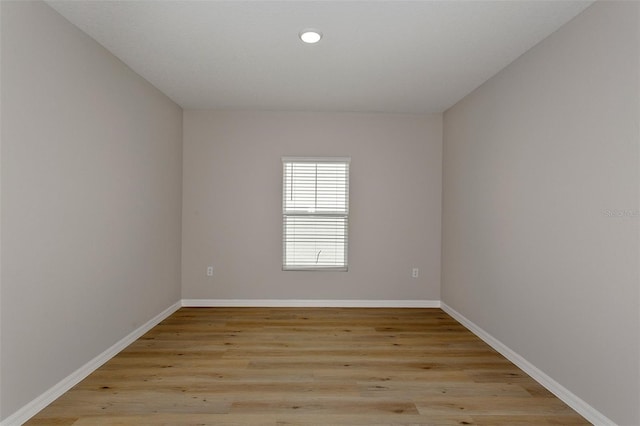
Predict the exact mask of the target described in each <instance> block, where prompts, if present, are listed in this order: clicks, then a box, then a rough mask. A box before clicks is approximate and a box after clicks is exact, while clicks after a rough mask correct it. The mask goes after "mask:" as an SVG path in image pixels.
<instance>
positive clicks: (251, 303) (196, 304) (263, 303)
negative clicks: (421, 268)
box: [182, 299, 440, 308]
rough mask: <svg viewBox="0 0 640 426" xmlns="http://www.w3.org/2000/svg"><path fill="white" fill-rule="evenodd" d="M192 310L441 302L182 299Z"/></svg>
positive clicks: (435, 303) (430, 304)
mask: <svg viewBox="0 0 640 426" xmlns="http://www.w3.org/2000/svg"><path fill="white" fill-rule="evenodd" d="M182 306H185V307H190V308H213V307H239V308H240V307H243V308H255V307H261V308H439V307H440V301H439V300H309V299H182Z"/></svg>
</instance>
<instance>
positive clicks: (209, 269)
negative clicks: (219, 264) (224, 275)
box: [207, 266, 213, 277]
mask: <svg viewBox="0 0 640 426" xmlns="http://www.w3.org/2000/svg"><path fill="white" fill-rule="evenodd" d="M207 276H208V277H212V276H213V266H207Z"/></svg>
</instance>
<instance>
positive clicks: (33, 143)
mask: <svg viewBox="0 0 640 426" xmlns="http://www.w3.org/2000/svg"><path fill="white" fill-rule="evenodd" d="M0 7H1V8H2V22H1V27H2V61H1V67H2V71H1V74H2V80H1V84H2V98H1V102H2V192H1V193H2V276H1V278H2V289H1V292H2V302H1V307H2V314H1V315H2V316H1V324H2V330H1V332H2V350H1V351H2V352H1V359H2V361H1V373H2V384H1V394H2V396H1V401H0V403H1V408H2V412H1V416H2V417H6V416H8V415H10V414H11V413H12V412H14V411H16V410H17V409H19V408H20V407H21V406H23V405H24V404H26V403H28V402H30V401H31V400H32V399H33V398H35V397H37V396H39V395H40V394H41V393H43V392H44V391H46V390H47V389H48V388H50V387H51V386H53V385H54V384H56V383H57V382H58V381H59V380H61V379H63V378H65V377H66V376H68V375H69V374H70V373H72V372H73V371H74V370H76V369H77V368H79V367H80V366H82V365H83V364H84V363H86V362H87V361H89V360H91V359H92V358H93V357H95V356H96V355H98V354H100V353H101V352H102V351H104V350H105V349H107V348H108V347H110V346H111V345H113V344H114V343H115V342H117V341H118V340H120V339H121V338H123V337H124V336H126V335H127V334H128V333H130V332H131V331H133V330H134V329H135V328H137V327H138V326H140V325H141V324H143V323H145V322H146V321H148V320H149V319H151V318H152V317H154V316H155V315H157V314H158V313H159V312H161V311H162V310H164V309H165V308H167V307H168V306H170V305H171V304H173V303H175V302H176V301H178V300H179V298H180V227H181V223H180V220H181V218H180V209H181V175H182V152H181V149H182V147H181V140H182V111H181V109H180V108H179V107H178V106H177V105H176V104H174V103H173V102H171V101H170V100H169V99H168V98H167V97H166V96H164V95H163V94H162V93H160V92H159V91H158V90H156V89H155V88H153V87H152V86H151V85H150V84H148V83H147V82H146V81H145V80H143V79H142V78H141V77H139V76H138V75H136V74H135V73H134V72H133V71H131V70H130V69H129V68H128V67H126V66H125V65H124V64H122V63H121V62H120V61H118V60H117V59H116V58H115V57H114V56H112V55H111V54H109V53H108V52H107V51H106V50H105V49H103V48H102V47H101V46H100V45H98V44H97V43H96V42H95V41H93V40H92V39H90V38H89V37H88V36H87V35H85V34H84V33H82V32H81V31H80V30H78V29H77V28H76V27H74V26H72V25H71V24H69V23H68V22H67V21H66V20H65V19H64V18H62V17H61V16H60V15H58V14H57V13H56V12H54V11H53V10H52V9H51V8H50V7H49V6H47V5H46V4H44V3H40V2H38V3H32V2H19V3H14V2H6V1H2V2H1V6H0Z"/></svg>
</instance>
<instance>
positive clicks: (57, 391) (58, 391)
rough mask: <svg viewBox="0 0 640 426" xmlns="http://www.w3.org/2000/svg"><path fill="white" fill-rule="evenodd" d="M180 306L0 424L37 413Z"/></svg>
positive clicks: (16, 424) (15, 424) (16, 423)
mask: <svg viewBox="0 0 640 426" xmlns="http://www.w3.org/2000/svg"><path fill="white" fill-rule="evenodd" d="M180 307H181V303H180V302H179V301H178V302H176V303H174V304H173V305H171V306H169V307H168V308H167V309H165V310H164V311H162V312H160V313H159V314H158V315H156V316H155V317H153V318H151V319H150V320H149V321H147V322H146V323H145V324H143V325H141V326H140V327H138V328H137V329H135V330H134V331H132V332H131V333H129V334H128V335H127V336H125V337H124V338H122V339H120V340H119V341H118V342H116V343H115V344H114V345H113V346H111V347H110V348H108V349H107V350H105V351H104V352H102V353H101V354H100V355H98V356H97V357H95V358H93V359H92V360H91V361H89V362H87V363H86V364H85V365H83V366H82V367H80V368H78V369H77V370H76V371H74V372H73V373H71V374H70V375H68V376H67V377H65V378H64V379H62V380H61V381H59V382H58V383H57V384H55V385H54V386H53V387H51V388H50V389H49V390H47V391H45V392H44V393H43V394H41V395H40V396H38V397H37V398H36V399H34V400H33V401H31V402H29V403H28V404H27V405H25V406H24V407H22V408H21V409H19V410H18V411H16V412H15V413H13V414H12V415H10V416H9V417H7V418H6V419H4V420H3V421H2V422H0V426H20V425H22V424H23V423H25V422H26V421H27V420H29V419H30V418H31V417H33V416H35V415H36V414H38V412H40V411H41V410H42V409H43V408H45V407H46V406H47V405H49V404H51V403H52V402H53V401H55V400H56V399H57V398H59V397H60V396H61V395H62V394H63V393H65V392H67V391H68V390H69V389H71V388H72V387H74V386H75V385H77V384H78V383H80V381H82V380H83V379H84V378H85V377H87V376H88V375H89V374H91V373H93V372H94V371H95V370H96V369H97V368H98V367H100V366H101V365H102V364H104V363H105V362H107V361H109V360H110V359H111V358H113V357H114V356H115V355H116V354H117V353H118V352H120V351H122V350H123V349H124V348H126V347H127V346H129V345H130V344H131V343H133V342H134V341H136V340H137V339H138V338H140V337H141V336H142V335H143V334H145V333H146V332H147V331H149V330H151V329H152V328H153V327H155V326H156V325H158V324H159V323H160V322H161V321H162V320H164V319H165V318H167V317H168V316H169V315H171V314H172V313H174V312H175V311H177V310H178V309H180Z"/></svg>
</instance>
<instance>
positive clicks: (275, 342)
mask: <svg viewBox="0 0 640 426" xmlns="http://www.w3.org/2000/svg"><path fill="white" fill-rule="evenodd" d="M325 424H326V425H329V424H330V425H454V424H455V425H462V424H466V425H516V426H517V425H538V424H540V425H544V424H548V425H572V426H573V425H584V424H589V423H588V422H586V420H585V419H583V418H582V417H580V416H579V415H578V414H577V413H575V412H574V411H573V410H571V409H570V408H569V407H568V406H567V405H566V404H564V403H563V402H562V401H560V400H559V399H557V398H556V397H555V396H553V395H552V394H551V393H550V392H548V391H547V390H546V389H544V388H543V387H541V386H540V385H539V384H538V383H536V382H535V381H534V380H533V379H531V378H530V377H529V376H528V375H526V374H525V373H524V372H523V371H521V370H519V369H518V368H517V367H516V366H514V365H513V364H511V363H510V362H509V361H508V360H506V359H505V358H504V357H502V356H501V355H500V354H498V353H497V352H496V351H495V350H493V349H492V348H490V347H489V346H488V345H486V344H485V343H484V342H482V341H481V340H480V339H479V338H478V337H477V336H475V335H473V334H472V333H470V332H469V331H468V330H467V329H465V328H464V327H463V326H462V325H460V324H459V323H457V322H456V321H455V320H454V319H453V318H451V317H450V316H448V315H447V314H446V313H444V312H443V311H442V310H440V309H400V308H393V309H387V308H375V309H366V308H182V309H180V310H178V311H177V312H175V313H174V314H173V315H171V316H170V317H169V318H167V319H166V320H165V321H163V322H162V323H160V324H159V325H158V326H156V327H155V328H154V329H152V330H150V331H149V332H148V333H146V334H145V335H144V336H142V337H141V338H140V339H138V340H137V341H136V342H134V343H132V344H131V345H130V346H129V347H127V348H126V349H125V350H123V351H122V352H121V353H120V354H118V355H117V356H115V357H114V358H113V359H111V360H110V361H109V362H107V363H106V364H105V365H103V366H102V367H100V368H99V369H98V370H96V371H95V372H94V373H93V374H91V375H90V376H89V377H87V378H86V379H85V380H83V381H82V382H80V383H79V384H78V385H76V386H75V387H74V388H73V389H71V390H70V391H69V392H67V393H65V394H64V395H63V396H61V397H60V398H58V399H57V400H56V401H54V402H53V403H52V404H50V405H49V406H48V407H46V408H45V409H44V410H42V411H41V412H40V413H39V414H38V415H37V416H35V417H34V418H33V419H31V420H30V421H29V422H27V425H31V426H33V425H36V426H38V425H68V426H104V425H110V426H111V425H154V426H155V425H272V426H276V425H325Z"/></svg>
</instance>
